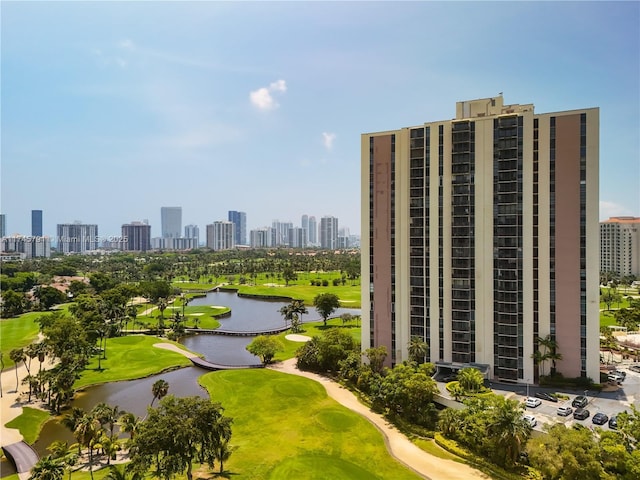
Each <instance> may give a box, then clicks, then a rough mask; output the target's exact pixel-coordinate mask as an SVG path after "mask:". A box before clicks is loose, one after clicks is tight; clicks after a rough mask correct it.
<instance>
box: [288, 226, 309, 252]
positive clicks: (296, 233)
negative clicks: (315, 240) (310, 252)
mask: <svg viewBox="0 0 640 480" xmlns="http://www.w3.org/2000/svg"><path fill="white" fill-rule="evenodd" d="M288 237H289V246H290V247H291V248H303V247H305V246H306V245H307V231H306V230H304V229H303V228H301V227H293V228H290V229H289V235H288Z"/></svg>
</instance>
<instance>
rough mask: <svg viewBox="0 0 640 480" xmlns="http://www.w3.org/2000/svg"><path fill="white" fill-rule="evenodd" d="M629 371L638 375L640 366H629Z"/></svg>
mask: <svg viewBox="0 0 640 480" xmlns="http://www.w3.org/2000/svg"><path fill="white" fill-rule="evenodd" d="M629 370H631V371H632V372H638V373H640V365H631V366H630V367H629Z"/></svg>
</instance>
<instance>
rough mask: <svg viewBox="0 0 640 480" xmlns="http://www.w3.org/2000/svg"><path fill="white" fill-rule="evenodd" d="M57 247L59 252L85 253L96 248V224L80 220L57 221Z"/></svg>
mask: <svg viewBox="0 0 640 480" xmlns="http://www.w3.org/2000/svg"><path fill="white" fill-rule="evenodd" d="M56 231H57V236H58V238H57V242H58V245H57V248H58V252H61V253H85V252H90V251H92V250H97V249H98V225H96V224H83V223H81V222H74V223H59V224H58V225H57V227H56Z"/></svg>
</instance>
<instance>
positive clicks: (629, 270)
mask: <svg viewBox="0 0 640 480" xmlns="http://www.w3.org/2000/svg"><path fill="white" fill-rule="evenodd" d="M600 271H601V272H607V273H611V272H613V273H615V274H617V275H619V276H620V277H627V276H636V277H639V276H640V217H611V218H609V220H605V221H604V222H600Z"/></svg>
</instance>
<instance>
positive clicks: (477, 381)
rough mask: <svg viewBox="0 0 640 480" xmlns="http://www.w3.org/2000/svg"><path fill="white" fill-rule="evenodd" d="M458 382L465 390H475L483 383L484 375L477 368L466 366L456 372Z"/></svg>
mask: <svg viewBox="0 0 640 480" xmlns="http://www.w3.org/2000/svg"><path fill="white" fill-rule="evenodd" d="M458 382H460V385H462V388H464V389H465V390H466V391H467V392H477V391H478V390H480V388H481V387H482V386H483V385H484V375H482V372H481V371H480V370H478V369H477V368H473V367H466V368H463V369H462V370H460V371H459V372H458Z"/></svg>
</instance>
